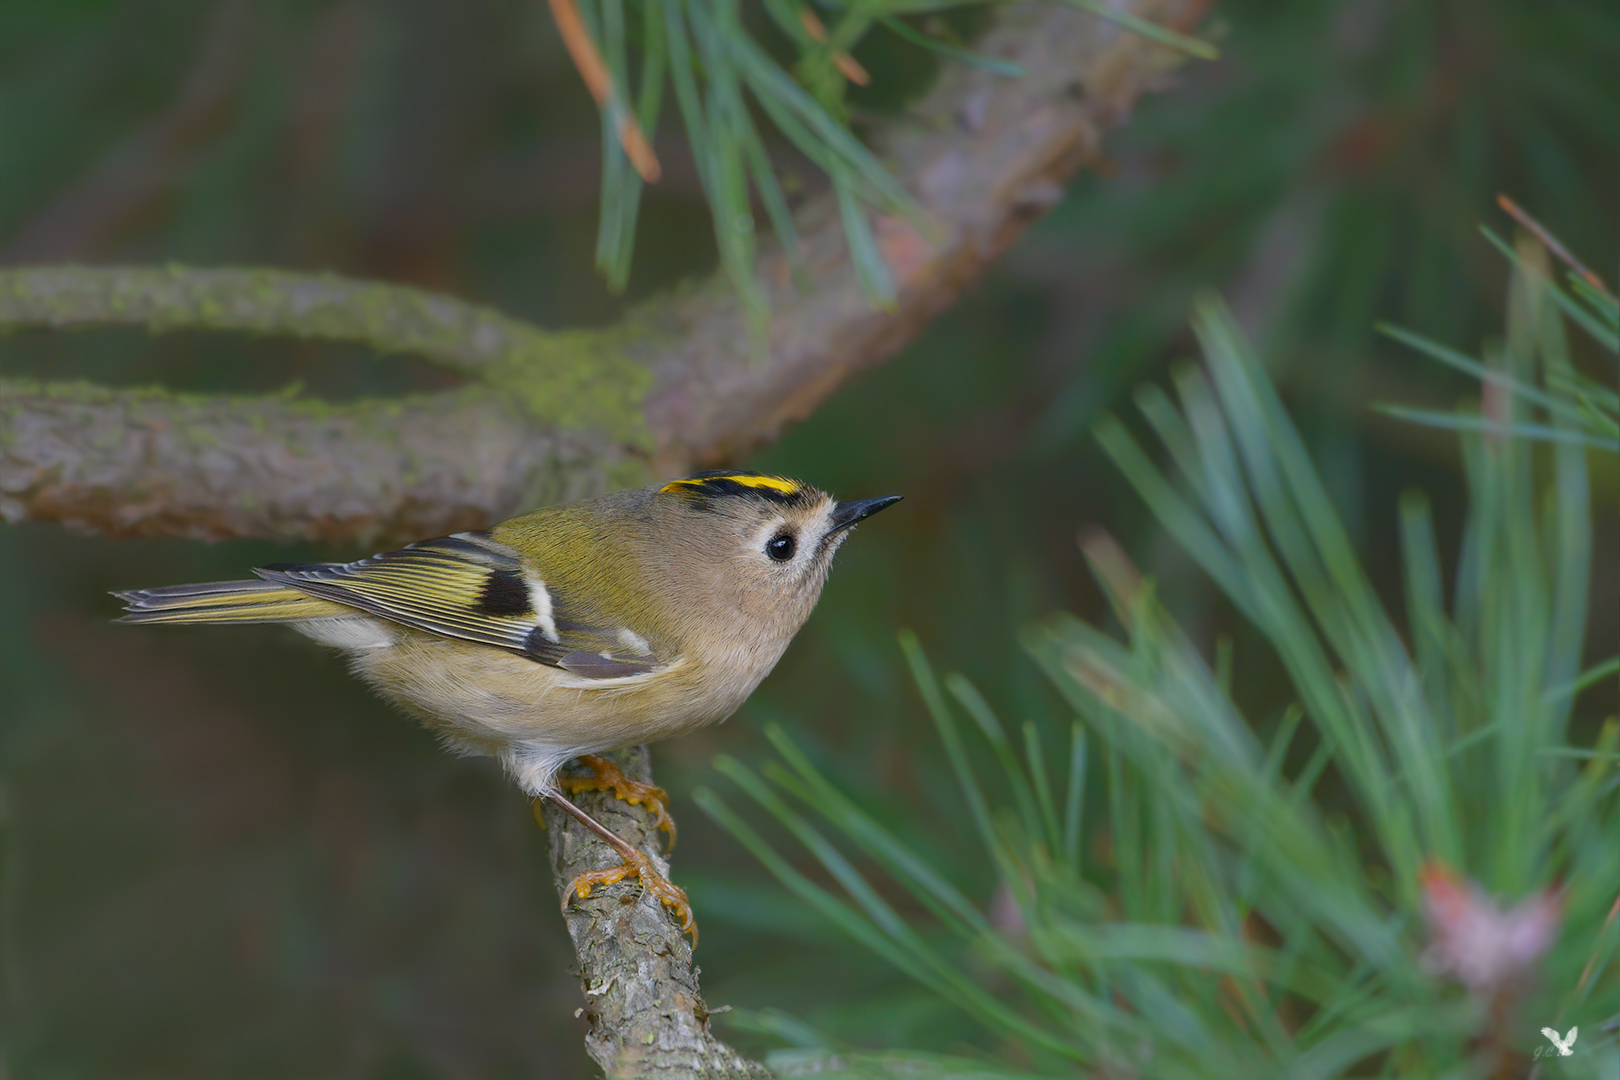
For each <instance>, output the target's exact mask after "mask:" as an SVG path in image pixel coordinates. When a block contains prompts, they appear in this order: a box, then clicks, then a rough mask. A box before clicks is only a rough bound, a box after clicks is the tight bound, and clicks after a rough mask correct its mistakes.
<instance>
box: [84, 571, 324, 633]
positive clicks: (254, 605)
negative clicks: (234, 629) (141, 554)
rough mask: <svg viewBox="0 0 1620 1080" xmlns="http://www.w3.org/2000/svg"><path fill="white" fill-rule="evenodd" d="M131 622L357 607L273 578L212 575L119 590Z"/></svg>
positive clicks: (251, 619)
mask: <svg viewBox="0 0 1620 1080" xmlns="http://www.w3.org/2000/svg"><path fill="white" fill-rule="evenodd" d="M113 595H114V596H116V597H118V598H119V599H120V600H122V601H124V605H125V607H124V615H123V617H122V618H120V619H119V620H117V621H118V622H126V623H262V622H290V621H294V620H299V619H329V618H333V617H337V616H344V615H353V614H354V609H353V608H351V607H347V606H345V605H343V604H336V603H333V602H332V601H330V600H320V599H317V598H316V597H313V596H310V595H308V594H307V593H301V592H299V591H298V590H297V589H289V588H287V586H285V585H281V584H278V583H274V582H269V581H211V582H206V583H204V584H201V585H165V586H163V587H161V588H157V589H131V590H129V591H128V592H115V593H113Z"/></svg>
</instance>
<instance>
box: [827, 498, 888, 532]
mask: <svg viewBox="0 0 1620 1080" xmlns="http://www.w3.org/2000/svg"><path fill="white" fill-rule="evenodd" d="M903 498H905V496H904V495H884V496H881V497H879V498H876V499H860V500H857V501H856V502H841V503H839V504H838V505H837V506H834V507H833V512H832V528H831V529H830V530H828V532H827V535H828V536H831V535H832V534H833V533H840V532H843V531H844V530H845V529H847V528H849V527H850V526H851V525H853V524H855V523H856V522H857V521H864V520H866V519H867V518H869V517H871V516H872V515H873V514H875V513H877V512H878V511H879V510H882V509H883V508H884V507H885V506H893V505H894V504H895V503H897V502H899V501H900V500H901V499H903Z"/></svg>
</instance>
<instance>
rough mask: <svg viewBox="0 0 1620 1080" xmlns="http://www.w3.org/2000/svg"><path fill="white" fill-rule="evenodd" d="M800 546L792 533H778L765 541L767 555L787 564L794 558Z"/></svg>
mask: <svg viewBox="0 0 1620 1080" xmlns="http://www.w3.org/2000/svg"><path fill="white" fill-rule="evenodd" d="M798 546H799V542H798V541H797V540H795V539H794V538H793V534H792V533H777V534H776V535H775V536H773V537H771V538H770V539H769V540H767V541H765V554H767V555H769V556H770V557H771V558H773V559H775V560H776V561H777V562H787V561H788V560H789V559H791V558H793V552H794V550H795V549H796V548H797V547H798Z"/></svg>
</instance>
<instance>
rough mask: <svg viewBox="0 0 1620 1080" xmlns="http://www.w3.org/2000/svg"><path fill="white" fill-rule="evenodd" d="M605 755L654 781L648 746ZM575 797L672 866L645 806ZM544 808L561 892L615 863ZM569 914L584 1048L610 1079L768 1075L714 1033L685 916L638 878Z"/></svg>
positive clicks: (578, 828) (634, 775)
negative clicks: (585, 1026)
mask: <svg viewBox="0 0 1620 1080" xmlns="http://www.w3.org/2000/svg"><path fill="white" fill-rule="evenodd" d="M608 756H609V757H611V758H612V759H613V761H614V762H615V764H617V765H618V766H619V767H620V768H621V769H623V770H624V773H625V775H626V776H628V777H630V778H631V779H632V780H640V781H641V782H643V783H650V782H651V779H652V769H651V767H650V765H649V764H648V758H647V748H646V747H644V746H638V747H636V748H635V749H633V750H625V751H621V752H619V753H617V754H610V755H608ZM575 798H576V799H577V800H578V802H579V803H580V806H581V808H582V809H583V810H585V812H586V813H588V814H590V815H591V816H592V817H594V818H596V820H598V821H600V822H602V823H603V824H604V825H607V826H608V827H609V828H610V829H612V830H613V831H614V832H615V833H617V834H618V835H619V836H620V837H622V838H623V839H625V840H628V841H629V842H630V843H631V844H633V845H634V846H635V847H637V848H639V849H640V850H642V851H643V852H645V853H646V854H647V856H648V857H649V858H651V859H652V860H653V861H654V862H655V863H656V864H658V866H659V869H661V870H665V871H666V872H667V870H668V866H667V864H666V863H665V862H664V860H663V858H662V857H661V856H660V854H659V848H660V841H659V833H658V830H657V829H656V828H654V827H653V824H652V822H653V819H652V817H651V816H650V815H649V814H647V813H646V812H645V810H642V809H639V808H636V807H632V806H630V805H629V804H628V803H623V802H619V801H617V800H616V799H615V798H614V797H613V793H612V792H611V791H605V792H581V793H579V794H578V795H577V796H575ZM544 813H545V822H546V830H547V832H548V833H549V834H550V837H551V869H552V874H553V876H554V877H555V878H556V881H557V892H558V895H559V896H566V895H567V893H568V891H569V883H570V882H571V881H573V879H574V877H575V876H576V875H578V874H582V873H584V872H586V871H588V870H600V869H604V868H606V867H609V866H614V865H617V863H618V856H616V855H614V853H613V851H612V849H610V848H608V847H607V846H606V845H605V844H603V843H602V842H601V841H599V840H597V839H596V838H595V837H594V836H592V835H591V833H590V832H589V831H588V830H587V829H586V828H585V827H584V826H583V825H581V824H580V823H579V822H578V821H575V820H574V819H573V818H572V817H570V816H568V815H567V814H565V813H563V812H562V811H561V810H559V809H557V808H556V807H553V806H547V807H546V808H545V811H544ZM567 916H568V932H569V934H570V935H571V936H572V937H573V939H574V950H575V952H576V953H577V954H578V955H579V965H580V971H579V976H580V984H581V988H582V989H583V990H584V991H585V1016H586V1018H587V1019H588V1020H589V1021H590V1024H591V1031H590V1034H589V1035H587V1036H586V1037H585V1049H586V1050H587V1051H588V1052H589V1053H590V1055H591V1057H592V1058H594V1059H595V1061H596V1063H597V1064H599V1065H601V1066H602V1068H603V1069H604V1070H605V1071H606V1072H607V1075H608V1076H609V1077H610V1078H618V1077H671V1078H674V1077H682V1078H686V1077H691V1078H693V1080H764V1078H766V1077H769V1075H770V1073H768V1072H767V1071H766V1070H765V1068H764V1067H763V1066H761V1065H758V1064H756V1063H754V1062H752V1061H748V1060H747V1059H745V1058H743V1057H742V1056H741V1055H740V1054H738V1053H737V1052H736V1051H734V1050H732V1049H731V1048H730V1047H728V1046H726V1045H725V1044H724V1043H722V1042H720V1041H719V1040H718V1039H716V1038H715V1037H714V1036H713V1035H712V1034H711V1033H710V1032H709V1008H708V1006H707V1005H705V1004H704V1002H703V996H702V992H701V990H700V988H699V987H698V979H697V971H696V969H695V968H694V967H693V966H692V948H691V946H690V945H688V944H687V941H686V938H685V936H684V935H682V933H681V930H680V925H679V923H678V922H677V921H676V920H675V919H674V918H673V917H671V916H670V915H669V914H668V913H667V912H666V911H665V909H664V907H663V905H662V904H661V903H659V902H658V900H657V899H656V898H654V897H653V896H652V895H651V894H649V893H646V892H644V891H643V890H641V889H640V888H638V887H637V885H636V882H635V881H634V879H631V880H629V881H625V882H622V883H621V884H618V885H612V886H608V887H607V888H606V889H602V888H597V889H593V890H592V892H591V896H590V898H589V899H587V900H578V899H576V900H574V901H573V902H572V903H571V904H569V906H568V909H567Z"/></svg>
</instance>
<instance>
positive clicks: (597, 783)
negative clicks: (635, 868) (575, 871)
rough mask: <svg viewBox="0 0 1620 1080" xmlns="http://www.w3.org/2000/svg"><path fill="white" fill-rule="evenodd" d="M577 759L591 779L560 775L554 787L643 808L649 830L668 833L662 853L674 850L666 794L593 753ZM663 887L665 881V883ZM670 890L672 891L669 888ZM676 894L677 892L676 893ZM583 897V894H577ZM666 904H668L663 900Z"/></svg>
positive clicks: (672, 829)
mask: <svg viewBox="0 0 1620 1080" xmlns="http://www.w3.org/2000/svg"><path fill="white" fill-rule="evenodd" d="M579 760H580V761H581V762H582V763H584V764H586V765H589V766H590V767H591V768H592V769H593V770H595V772H596V775H595V776H564V777H559V778H558V779H557V786H558V787H560V788H562V789H563V790H564V791H568V792H580V791H612V792H613V797H614V798H616V799H618V800H619V801H620V802H627V803H629V804H630V805H631V806H646V807H647V809H648V810H650V811H652V815H653V827H654V828H657V829H663V830H664V831H665V832H667V833H669V844H668V846H667V847H665V849H664V850H665V851H670V850H673V849H674V847H675V819H674V818H672V817H670V816H669V810H668V809H667V806H668V803H669V793H668V792H667V791H665V790H664V789H663V788H661V787H658V786H657V785H655V784H643V783H642V782H641V781H639V780H632V779H630V778H629V777H628V776H626V775H624V773H623V771H621V770H620V768H619V767H618V766H617V765H615V764H613V762H611V761H609V760H608V759H607V758H605V757H597V756H596V755H595V754H581V755H579ZM666 884H667V882H666ZM670 888H672V889H673V888H675V887H674V886H673V885H671V886H670ZM676 891H677V892H679V891H680V890H678V889H677V890H676ZM580 895H581V896H584V895H585V894H584V893H580ZM685 901H686V894H685V893H681V902H682V903H685ZM665 903H668V901H665Z"/></svg>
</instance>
